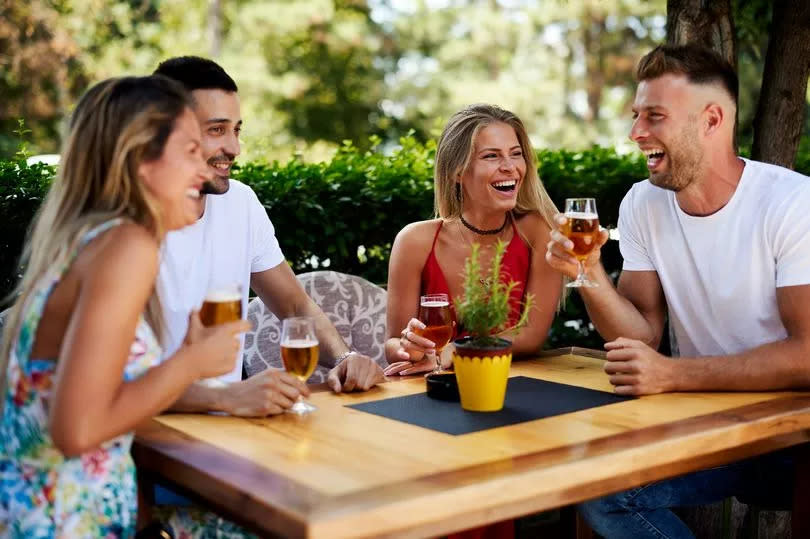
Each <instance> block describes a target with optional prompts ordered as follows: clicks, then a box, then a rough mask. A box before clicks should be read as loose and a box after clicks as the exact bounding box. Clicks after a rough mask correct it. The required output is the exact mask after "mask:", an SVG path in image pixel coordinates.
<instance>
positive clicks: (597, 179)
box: [0, 138, 810, 346]
mask: <svg viewBox="0 0 810 539" xmlns="http://www.w3.org/2000/svg"><path fill="white" fill-rule="evenodd" d="M372 142H373V143H374V144H377V143H379V141H378V140H373V141H372ZM401 143H402V144H401V145H402V147H401V149H399V150H397V151H395V152H393V153H391V154H389V155H384V154H383V153H381V152H378V151H375V150H374V149H372V150H371V151H368V152H361V151H359V150H358V149H357V148H355V147H354V146H353V145H352V144H351V143H348V142H347V143H346V144H344V146H343V147H341V148H340V150H339V151H338V152H337V154H336V155H335V157H334V158H333V159H332V160H330V161H328V162H323V163H304V162H302V161H300V160H298V159H293V160H291V161H289V162H287V163H284V164H282V163H278V162H274V163H256V162H254V163H243V164H241V165H240V166H239V167H238V168H237V169H236V170H235V171H234V177H235V178H237V179H239V180H240V181H243V182H245V183H247V184H248V185H250V186H251V187H252V188H253V189H254V190H255V191H256V194H257V195H258V197H259V200H261V201H262V203H263V204H264V205H265V207H266V208H267V213H268V215H269V216H270V218H271V219H272V221H273V224H274V225H275V228H276V234H277V236H278V239H279V242H280V243H281V247H282V249H283V251H284V253H285V255H286V257H287V259H288V260H289V261H290V263H291V264H292V266H293V268H294V269H295V271H296V272H302V271H309V270H312V269H315V268H318V269H324V268H328V269H332V270H336V271H342V272H346V273H352V274H355V275H362V276H364V277H365V278H367V279H369V280H370V281H373V282H377V283H384V282H385V281H386V276H387V273H388V267H387V266H388V255H389V253H390V250H391V242H392V241H393V239H394V236H396V234H397V232H399V230H400V229H401V228H402V227H403V226H405V225H406V224H407V223H410V222H413V221H417V220H422V219H429V218H430V217H431V216H432V215H433V182H432V169H433V156H434V149H435V148H434V144H433V143H428V144H421V143H418V142H416V141H415V140H414V139H412V138H404V139H403V140H402V141H401ZM538 161H539V172H540V177H541V178H542V179H543V182H544V183H545V185H546V188H547V190H548V192H549V194H550V195H551V197H552V199H553V200H554V202H555V203H556V204H557V206H558V207H562V204H563V202H564V200H565V198H566V197H570V196H593V197H595V198H596V199H597V205H598V209H599V214H600V221H601V224H602V225H603V226H608V227H613V226H615V225H616V220H617V216H618V210H619V203H620V202H621V200H622V197H623V196H624V194H625V193H626V192H627V190H628V189H629V188H630V186H631V185H632V184H633V183H635V182H637V181H639V180H641V179H643V178H645V177H646V166H645V164H644V160H643V158H642V156H641V155H640V154H637V153H634V154H632V155H619V154H617V153H616V152H615V151H614V150H613V149H608V148H599V147H596V148H592V149H589V150H586V151H580V152H573V151H566V150H560V151H551V150H541V151H539V152H538ZM797 170H800V171H803V172H804V173H805V174H807V173H808V172H810V147H808V146H807V145H803V147H802V151H801V153H800V156H799V158H798V159H797ZM52 175H53V169H52V168H51V167H48V166H45V165H33V166H27V165H25V164H24V163H23V162H13V161H6V162H3V161H0V222H2V223H3V234H2V240H0V293H2V294H3V295H4V296H5V294H7V293H8V292H9V291H10V290H11V288H12V286H13V283H14V282H15V281H16V279H17V272H16V270H15V266H16V261H17V259H18V257H19V254H20V252H21V250H22V243H23V239H24V235H25V230H26V229H27V227H28V224H29V223H30V221H31V219H32V217H33V215H34V213H35V211H36V209H37V207H38V206H39V204H40V203H41V201H42V197H43V196H44V194H45V191H46V190H47V186H48V184H49V182H50V178H51V177H52ZM603 259H604V261H605V266H606V269H607V270H608V272H610V273H611V274H613V275H614V276H615V275H617V274H618V271H619V269H620V267H621V257H620V255H619V252H618V244H617V242H614V241H610V242H608V245H607V246H606V247H605V249H604V251H603ZM601 343H602V341H601V339H600V338H599V336H598V335H597V334H596V333H595V332H594V331H593V330H592V329H591V328H590V327H589V322H588V318H587V315H586V314H585V311H584V308H583V307H582V303H581V301H580V300H579V296H578V295H577V294H572V295H571V296H570V298H569V301H568V302H567V303H566V307H565V310H564V312H563V313H561V316H559V317H558V319H557V320H556V321H555V323H554V327H553V328H552V334H551V336H550V338H549V341H548V344H549V346H563V345H579V346H600V345H601Z"/></svg>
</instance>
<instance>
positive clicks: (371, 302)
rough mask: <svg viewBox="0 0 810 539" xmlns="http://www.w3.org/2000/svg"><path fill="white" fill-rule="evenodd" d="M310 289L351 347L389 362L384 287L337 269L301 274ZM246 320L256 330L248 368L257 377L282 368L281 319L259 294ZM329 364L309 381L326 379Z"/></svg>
mask: <svg viewBox="0 0 810 539" xmlns="http://www.w3.org/2000/svg"><path fill="white" fill-rule="evenodd" d="M298 280H299V281H300V282H301V284H302V285H303V287H304V290H306V292H307V294H309V296H310V297H311V298H312V299H313V300H314V301H315V303H317V304H318V306H320V308H321V309H322V310H323V311H324V313H326V315H327V316H328V317H329V320H330V321H331V322H332V324H334V326H335V327H336V328H337V330H338V332H339V333H340V336H341V337H343V340H344V341H346V343H347V344H348V345H349V346H350V347H351V348H352V349H353V350H357V351H358V352H360V353H362V354H365V355H367V356H369V357H370V358H372V359H373V360H374V361H376V362H377V363H378V364H379V365H380V366H381V367H385V366H386V365H387V362H386V361H385V336H386V333H385V305H386V292H385V290H383V289H382V288H380V287H379V286H377V285H374V284H372V283H370V282H368V281H366V280H365V279H363V278H361V277H357V276H356V275H347V274H345V273H337V272H335V271H313V272H310V273H302V274H301V275H298ZM247 316H248V320H250V322H251V323H252V324H253V327H254V328H255V329H254V331H252V332H249V333H248V334H247V335H246V336H245V353H244V361H245V370H246V371H247V374H248V376H253V375H254V374H256V373H257V372H261V371H263V370H264V369H266V368H268V367H273V368H277V369H282V368H284V367H283V365H282V363H281V351H280V349H279V344H278V343H279V338H280V337H281V322H280V321H279V319H278V318H276V316H275V315H274V314H273V313H271V312H270V311H269V310H268V309H267V308H266V307H265V306H264V303H262V300H261V299H259V298H255V299H253V300H251V302H250V304H249V305H248V315H247ZM328 373H329V369H327V368H326V367H323V366H321V365H318V367H317V368H316V369H315V372H314V373H313V374H312V376H311V377H310V378H309V380H307V382H308V383H310V384H315V383H321V382H325V381H326V376H327V374H328Z"/></svg>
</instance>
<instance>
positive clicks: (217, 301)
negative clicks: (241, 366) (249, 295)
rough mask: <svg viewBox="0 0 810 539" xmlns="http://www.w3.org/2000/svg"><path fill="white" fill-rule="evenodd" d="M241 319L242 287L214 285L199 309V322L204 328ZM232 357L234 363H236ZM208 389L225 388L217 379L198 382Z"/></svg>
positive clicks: (223, 383)
mask: <svg viewBox="0 0 810 539" xmlns="http://www.w3.org/2000/svg"><path fill="white" fill-rule="evenodd" d="M241 318H242V287H241V286H240V285H238V284H229V285H216V286H214V287H212V288H211V289H210V290H208V293H206V294H205V299H204V300H203V304H202V307H200V321H201V322H202V324H203V325H204V326H206V327H211V326H217V325H219V324H226V323H228V322H236V321H237V320H241ZM236 359H237V358H236V357H234V363H235V362H236ZM200 382H202V383H203V384H204V385H207V386H209V387H225V385H226V384H225V382H223V381H222V380H220V379H218V378H205V379H203V380H200Z"/></svg>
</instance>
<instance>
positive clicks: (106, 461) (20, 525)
mask: <svg viewBox="0 0 810 539" xmlns="http://www.w3.org/2000/svg"><path fill="white" fill-rule="evenodd" d="M121 222H122V220H120V219H115V220H111V221H107V222H105V223H103V224H101V225H99V226H97V227H95V228H94V229H92V230H90V231H89V232H88V233H87V234H86V235H85V236H84V237H83V238H82V241H81V242H80V246H79V249H81V248H82V247H83V246H85V245H87V243H88V242H90V241H91V240H92V239H93V238H95V237H96V236H98V235H99V234H101V233H102V232H105V231H106V230H108V229H110V228H111V227H113V226H116V225H118V224H120V223H121ZM77 251H78V250H77ZM76 254H77V253H73V255H72V256H71V257H69V259H68V260H67V261H66V262H65V263H64V264H63V265H62V266H61V267H55V268H52V269H51V270H50V271H49V273H48V274H47V275H46V276H45V277H43V279H42V280H41V281H40V283H39V284H38V289H37V290H36V291H35V292H34V293H33V294H32V295H31V296H30V299H29V301H28V302H27V304H26V305H25V306H24V308H23V321H22V324H21V327H20V331H19V333H18V334H17V335H16V337H15V338H14V342H13V344H12V350H11V357H10V358H9V362H8V366H7V370H6V384H5V387H2V388H0V397H1V398H2V400H3V411H2V423H0V537H12V538H17V537H20V538H22V537H25V538H26V539H28V538H31V539H36V538H46V537H47V538H50V537H71V538H73V537H76V538H81V537H94V538H95V537H105V538H106V537H131V536H132V535H134V533H135V519H136V511H137V494H136V487H135V467H134V465H133V462H132V458H131V457H130V454H129V449H130V445H131V444H132V436H133V435H132V433H127V434H123V435H121V436H118V437H117V438H114V439H112V440H108V441H106V442H104V443H103V444H102V445H101V446H100V447H98V448H96V449H94V450H92V451H89V452H87V453H84V454H82V455H80V456H77V457H70V458H68V457H65V456H64V455H63V454H62V453H61V452H60V451H59V449H57V447H56V446H55V445H54V443H53V440H52V439H51V436H50V433H49V432H48V407H49V405H50V398H51V392H52V390H53V383H54V376H55V371H56V365H57V364H56V361H54V360H52V359H34V358H31V357H30V352H31V347H32V345H33V340H34V337H35V335H36V332H37V326H38V325H39V321H40V319H41V317H42V312H43V310H44V308H45V305H46V303H47V300H48V297H49V295H50V293H51V291H52V290H53V288H54V286H55V285H56V284H57V283H58V282H59V281H60V279H61V278H62V276H63V275H64V273H65V271H66V270H67V269H68V267H69V266H70V264H71V263H72V262H73V260H74V259H75V257H76ZM160 352H161V350H160V346H159V343H158V341H157V339H156V337H155V335H154V333H153V332H152V329H151V328H150V327H149V325H148V324H147V323H146V321H145V320H144V319H143V317H141V318H140V320H139V321H138V326H137V328H136V332H135V339H134V340H133V342H132V346H131V348H130V353H129V359H128V361H127V364H126V366H125V368H124V380H133V379H135V378H137V377H138V376H140V375H142V374H143V373H144V372H145V371H146V370H147V369H149V368H150V367H151V366H153V365H156V364H157V363H158V362H159V359H160Z"/></svg>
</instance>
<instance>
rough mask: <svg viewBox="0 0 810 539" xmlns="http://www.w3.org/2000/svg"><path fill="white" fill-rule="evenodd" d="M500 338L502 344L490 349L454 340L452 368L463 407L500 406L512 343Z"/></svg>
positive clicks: (484, 408)
mask: <svg viewBox="0 0 810 539" xmlns="http://www.w3.org/2000/svg"><path fill="white" fill-rule="evenodd" d="M500 341H502V343H501V346H498V347H492V348H481V347H471V346H469V345H468V344H466V343H465V342H464V339H460V340H458V341H456V342H455V345H456V346H455V351H454V352H453V368H454V370H455V371H456V380H457V381H458V392H459V394H460V396H461V407H462V408H464V409H465V410H469V411H471V412H497V411H498V410H500V409H502V408H503V401H504V398H505V397H506V383H507V380H508V378H509V367H510V365H511V364H512V343H511V342H509V341H507V340H505V339H500ZM504 343H505V344H504Z"/></svg>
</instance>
